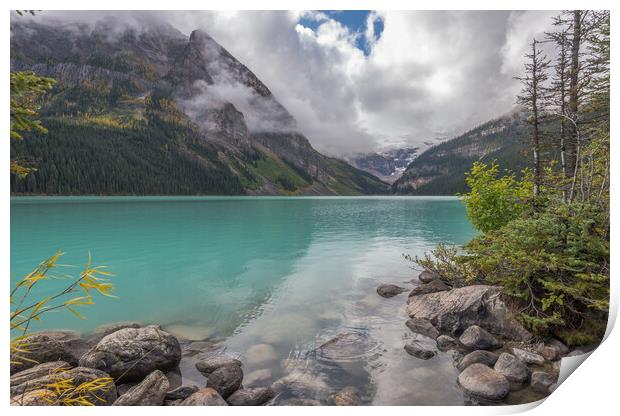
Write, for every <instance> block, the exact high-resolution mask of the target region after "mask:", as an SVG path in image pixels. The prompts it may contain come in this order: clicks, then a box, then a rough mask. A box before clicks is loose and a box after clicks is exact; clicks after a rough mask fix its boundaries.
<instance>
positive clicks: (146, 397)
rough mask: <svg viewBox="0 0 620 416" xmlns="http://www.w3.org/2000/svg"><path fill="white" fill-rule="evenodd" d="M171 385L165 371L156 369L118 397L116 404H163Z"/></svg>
mask: <svg viewBox="0 0 620 416" xmlns="http://www.w3.org/2000/svg"><path fill="white" fill-rule="evenodd" d="M169 386H170V384H169V383H168V379H167V378H166V376H165V375H164V373H162V372H161V371H160V370H155V371H153V372H152V373H151V374H149V375H148V376H146V378H145V379H144V380H142V381H141V382H140V383H138V384H136V385H135V386H133V387H131V388H130V389H129V390H127V392H126V393H125V394H123V395H121V396H120V397H119V398H118V399H116V401H115V402H114V406H161V405H162V404H164V398H165V397H166V393H167V391H168V387H169Z"/></svg>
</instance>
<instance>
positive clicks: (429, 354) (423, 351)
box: [405, 340, 437, 360]
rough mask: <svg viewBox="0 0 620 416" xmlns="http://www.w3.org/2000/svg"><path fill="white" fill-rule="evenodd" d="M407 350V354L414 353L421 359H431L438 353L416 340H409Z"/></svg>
mask: <svg viewBox="0 0 620 416" xmlns="http://www.w3.org/2000/svg"><path fill="white" fill-rule="evenodd" d="M405 351H407V354H409V355H412V356H414V357H416V358H419V359H421V360H429V359H431V358H433V357H434V356H435V355H437V351H433V350H431V349H429V348H427V347H424V345H422V343H420V342H419V341H416V340H412V341H409V342H408V343H406V344H405Z"/></svg>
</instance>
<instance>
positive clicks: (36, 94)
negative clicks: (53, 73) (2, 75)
mask: <svg viewBox="0 0 620 416" xmlns="http://www.w3.org/2000/svg"><path fill="white" fill-rule="evenodd" d="M55 82H56V81H54V80H53V79H51V78H45V77H38V76H36V75H35V74H34V73H32V72H11V138H12V139H23V136H22V134H21V133H20V132H25V131H33V130H34V131H38V132H41V133H45V131H46V130H45V127H43V126H42V125H41V122H40V121H39V120H38V119H37V116H38V112H37V110H38V109H39V100H40V98H41V96H42V95H43V94H45V92H47V91H48V90H49V89H50V88H52V86H53V85H54V83H55Z"/></svg>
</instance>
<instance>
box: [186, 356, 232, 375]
mask: <svg viewBox="0 0 620 416" xmlns="http://www.w3.org/2000/svg"><path fill="white" fill-rule="evenodd" d="M226 365H238V366H239V367H241V361H239V360H238V359H236V358H233V357H229V356H227V355H218V356H215V357H210V358H207V359H205V360H201V361H198V362H197V363H196V370H198V371H199V372H200V373H202V374H203V375H205V376H208V375H209V374H211V373H212V372H214V371H215V370H217V369H218V368H220V367H224V366H226Z"/></svg>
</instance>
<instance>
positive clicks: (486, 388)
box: [458, 363, 510, 402]
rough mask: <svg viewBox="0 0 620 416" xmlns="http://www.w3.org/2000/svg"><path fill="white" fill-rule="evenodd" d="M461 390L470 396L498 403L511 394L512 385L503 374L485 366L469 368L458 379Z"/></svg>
mask: <svg viewBox="0 0 620 416" xmlns="http://www.w3.org/2000/svg"><path fill="white" fill-rule="evenodd" d="M458 383H459V385H460V386H461V388H462V389H463V390H464V391H465V393H467V394H468V395H470V396H473V397H475V398H480V399H483V400H488V401H491V402H496V401H500V400H502V399H504V398H505V397H506V396H507V395H508V393H509V392H510V383H509V382H508V380H506V377H504V376H503V375H502V374H500V373H498V372H497V371H495V370H493V369H492V368H489V367H487V366H486V365H484V364H480V363H475V364H472V365H470V366H469V367H467V368H466V369H465V370H463V372H462V373H461V374H459V377H458Z"/></svg>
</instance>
